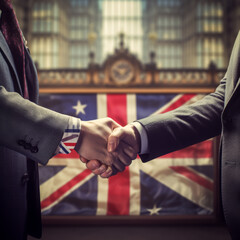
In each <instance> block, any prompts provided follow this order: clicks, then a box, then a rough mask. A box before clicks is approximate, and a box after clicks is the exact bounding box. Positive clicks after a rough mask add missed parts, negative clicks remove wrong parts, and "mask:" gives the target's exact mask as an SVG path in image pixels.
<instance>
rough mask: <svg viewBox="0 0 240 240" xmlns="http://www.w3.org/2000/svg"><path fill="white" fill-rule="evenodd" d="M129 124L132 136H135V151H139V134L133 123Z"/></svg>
mask: <svg viewBox="0 0 240 240" xmlns="http://www.w3.org/2000/svg"><path fill="white" fill-rule="evenodd" d="M129 126H130V127H131V129H132V131H133V134H134V137H135V141H136V151H137V153H140V152H141V136H140V134H139V132H138V130H137V128H136V127H135V125H134V124H129Z"/></svg>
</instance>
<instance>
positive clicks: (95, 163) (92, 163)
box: [86, 160, 102, 171]
mask: <svg viewBox="0 0 240 240" xmlns="http://www.w3.org/2000/svg"><path fill="white" fill-rule="evenodd" d="M101 165H102V163H101V162H99V161H98V160H90V161H88V162H87V164H86V166H87V168H88V169H89V170H91V171H94V170H96V169H98V168H100V167H101Z"/></svg>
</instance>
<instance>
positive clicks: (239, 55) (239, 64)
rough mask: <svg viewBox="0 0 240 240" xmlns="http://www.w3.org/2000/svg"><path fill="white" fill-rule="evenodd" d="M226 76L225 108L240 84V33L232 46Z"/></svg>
mask: <svg viewBox="0 0 240 240" xmlns="http://www.w3.org/2000/svg"><path fill="white" fill-rule="evenodd" d="M226 76H227V82H226V90H225V106H226V105H227V104H228V103H229V100H230V99H231V98H232V96H233V95H234V93H235V92H236V89H237V88H238V87H239V84H240V82H239V76H240V33H239V34H238V36H237V39H236V41H235V44H234V46H233V50H232V55H231V57H230V61H229V66H228V69H227V75H226Z"/></svg>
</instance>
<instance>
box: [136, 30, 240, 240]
mask: <svg viewBox="0 0 240 240" xmlns="http://www.w3.org/2000/svg"><path fill="white" fill-rule="evenodd" d="M239 77H240V33H239V34H238V37H237V39H236V41H235V44H234V47H233V51H232V54H231V58H230V62H229V66H228V69H227V73H226V75H225V77H224V78H223V79H222V80H221V82H220V85H219V86H218V87H217V89H216V91H215V92H214V93H212V94H209V95H207V96H206V97H205V98H203V99H202V100H200V101H198V102H197V103H195V104H193V105H190V106H185V107H181V108H179V109H177V110H175V111H171V112H169V113H165V114H160V115H155V116H151V117H147V118H145V119H142V120H140V121H139V122H140V123H141V124H142V125H143V127H144V128H145V129H146V132H147V136H148V142H149V150H150V151H149V154H145V155H142V156H141V158H142V161H144V162H146V161H149V160H151V159H154V158H156V157H158V156H160V155H164V154H166V153H169V152H172V151H175V150H178V149H181V148H184V147H186V146H189V145H192V144H195V143H197V142H200V141H203V140H206V139H209V138H212V137H214V136H217V135H219V134H220V133H221V158H220V161H221V164H220V165H221V196H222V206H223V212H224V216H225V219H226V222H227V225H228V227H229V230H230V233H231V235H232V238H233V239H240V86H239V85H240V80H239ZM159 164H161V163H159Z"/></svg>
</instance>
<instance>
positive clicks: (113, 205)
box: [107, 94, 130, 215]
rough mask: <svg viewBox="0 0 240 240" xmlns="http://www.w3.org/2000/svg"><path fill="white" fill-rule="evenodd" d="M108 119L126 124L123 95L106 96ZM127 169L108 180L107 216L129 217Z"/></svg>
mask: <svg viewBox="0 0 240 240" xmlns="http://www.w3.org/2000/svg"><path fill="white" fill-rule="evenodd" d="M107 112H108V117H111V118H113V119H114V120H115V121H116V122H118V123H119V124H120V125H126V124H127V98H126V95H125V94H108V95H107ZM129 177H130V175H129V168H128V167H127V168H126V169H125V171H124V172H122V173H118V174H117V175H116V176H113V177H110V178H109V188H108V205H107V215H129V203H130V202H129V197H130V179H129Z"/></svg>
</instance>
